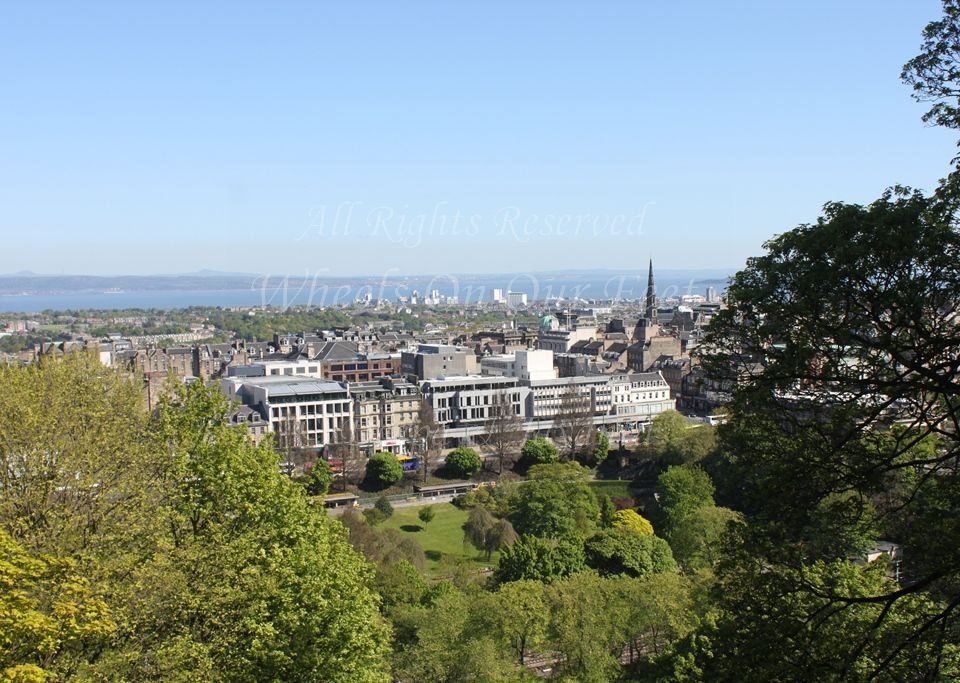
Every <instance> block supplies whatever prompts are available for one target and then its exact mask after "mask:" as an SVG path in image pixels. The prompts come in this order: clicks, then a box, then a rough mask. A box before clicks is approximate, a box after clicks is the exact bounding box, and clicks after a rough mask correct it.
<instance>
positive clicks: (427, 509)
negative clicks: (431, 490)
mask: <svg viewBox="0 0 960 683" xmlns="http://www.w3.org/2000/svg"><path fill="white" fill-rule="evenodd" d="M435 515H436V513H435V512H434V511H433V506H432V505H425V506H423V507H422V508H420V510H419V512H417V517H418V518H419V519H420V521H421V522H423V523H424V524H429V523H430V522H432V521H433V518H434V516H435Z"/></svg>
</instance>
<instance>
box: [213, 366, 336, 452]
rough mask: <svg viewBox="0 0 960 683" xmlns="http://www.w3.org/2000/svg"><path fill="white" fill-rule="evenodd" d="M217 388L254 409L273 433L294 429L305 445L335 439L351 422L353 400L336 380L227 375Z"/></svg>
mask: <svg viewBox="0 0 960 683" xmlns="http://www.w3.org/2000/svg"><path fill="white" fill-rule="evenodd" d="M220 386H221V390H222V391H223V392H224V393H225V394H226V395H227V396H228V397H229V398H231V399H233V400H238V401H240V402H241V403H243V404H244V405H245V406H249V407H251V408H253V409H254V410H257V411H258V412H259V413H260V415H262V416H263V417H264V419H265V420H267V422H268V424H269V429H270V431H271V432H273V433H275V434H284V433H291V432H295V433H296V436H297V438H298V440H302V441H303V445H305V446H308V447H319V446H324V445H326V444H329V443H332V442H334V441H335V440H336V434H337V433H338V432H339V431H340V430H342V429H343V428H344V425H345V424H350V425H351V426H352V422H353V401H352V400H351V398H350V394H349V392H348V391H347V387H346V385H344V384H341V383H339V382H329V381H323V380H315V379H309V378H304V379H296V378H289V377H283V376H280V377H257V378H244V377H229V378H226V379H224V380H221V385H220Z"/></svg>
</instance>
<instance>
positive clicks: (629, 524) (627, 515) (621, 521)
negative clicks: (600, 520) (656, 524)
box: [611, 510, 653, 536]
mask: <svg viewBox="0 0 960 683" xmlns="http://www.w3.org/2000/svg"><path fill="white" fill-rule="evenodd" d="M611 526H612V527H613V528H614V529H626V530H627V531H632V532H633V533H635V534H640V535H641V536H652V535H653V525H652V524H650V522H648V521H647V520H646V519H644V518H643V517H641V516H640V514H639V513H638V512H637V511H636V510H617V511H616V512H615V513H614V515H613V523H612V524H611Z"/></svg>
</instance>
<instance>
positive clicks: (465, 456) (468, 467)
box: [445, 446, 483, 479]
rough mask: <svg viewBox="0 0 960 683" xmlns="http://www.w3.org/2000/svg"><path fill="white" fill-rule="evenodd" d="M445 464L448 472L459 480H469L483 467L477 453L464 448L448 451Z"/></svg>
mask: <svg viewBox="0 0 960 683" xmlns="http://www.w3.org/2000/svg"><path fill="white" fill-rule="evenodd" d="M445 463H446V466H447V468H448V469H449V470H450V472H451V473H452V474H453V475H454V476H456V477H460V478H461V479H469V478H470V477H472V476H473V475H475V474H476V473H477V472H479V471H480V468H481V467H483V462H482V461H481V460H480V456H479V455H478V454H477V452H476V451H475V450H473V449H472V448H467V447H466V446H461V447H460V448H455V449H453V450H452V451H450V453H448V454H447V458H446V461H445Z"/></svg>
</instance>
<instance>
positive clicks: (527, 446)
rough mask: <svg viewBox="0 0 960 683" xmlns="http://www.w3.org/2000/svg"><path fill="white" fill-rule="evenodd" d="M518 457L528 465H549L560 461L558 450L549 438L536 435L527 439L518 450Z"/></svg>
mask: <svg viewBox="0 0 960 683" xmlns="http://www.w3.org/2000/svg"><path fill="white" fill-rule="evenodd" d="M520 457H521V460H522V462H523V463H524V464H525V465H526V466H528V467H532V466H533V465H549V464H552V463H558V462H560V450H559V449H558V448H557V447H556V445H554V443H553V442H552V441H550V440H549V439H547V438H545V437H542V436H537V437H534V438H532V439H527V441H526V442H525V443H524V444H523V448H522V449H521V450H520Z"/></svg>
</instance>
